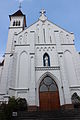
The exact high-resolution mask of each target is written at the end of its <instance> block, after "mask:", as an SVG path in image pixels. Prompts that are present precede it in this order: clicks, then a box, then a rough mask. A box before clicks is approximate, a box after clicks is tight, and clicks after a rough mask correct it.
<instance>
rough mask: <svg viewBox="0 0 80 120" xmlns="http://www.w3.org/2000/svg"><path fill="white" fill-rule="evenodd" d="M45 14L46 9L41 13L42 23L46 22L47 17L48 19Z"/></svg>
mask: <svg viewBox="0 0 80 120" xmlns="http://www.w3.org/2000/svg"><path fill="white" fill-rule="evenodd" d="M45 13H46V11H45V10H44V9H41V11H40V14H41V15H40V18H39V19H40V20H41V21H42V22H45V21H46V20H47V17H46V15H45Z"/></svg>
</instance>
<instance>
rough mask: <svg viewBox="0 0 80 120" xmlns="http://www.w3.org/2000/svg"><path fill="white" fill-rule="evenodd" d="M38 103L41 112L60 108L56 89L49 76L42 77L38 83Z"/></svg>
mask: <svg viewBox="0 0 80 120" xmlns="http://www.w3.org/2000/svg"><path fill="white" fill-rule="evenodd" d="M39 103H40V110H41V111H51V110H55V109H58V108H59V107H60V102H59V92H58V87H57V85H56V83H55V81H54V80H53V79H52V78H51V77H49V76H46V77H44V79H43V80H42V81H41V83H40V86H39Z"/></svg>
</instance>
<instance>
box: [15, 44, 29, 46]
mask: <svg viewBox="0 0 80 120" xmlns="http://www.w3.org/2000/svg"><path fill="white" fill-rule="evenodd" d="M14 46H30V44H22V45H20V44H16V45H14Z"/></svg>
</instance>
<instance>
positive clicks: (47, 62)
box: [43, 53, 50, 67]
mask: <svg viewBox="0 0 80 120" xmlns="http://www.w3.org/2000/svg"><path fill="white" fill-rule="evenodd" d="M43 65H44V66H46V67H48V66H50V57H49V55H48V54H47V53H45V54H44V55H43Z"/></svg>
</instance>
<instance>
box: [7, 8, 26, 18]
mask: <svg viewBox="0 0 80 120" xmlns="http://www.w3.org/2000/svg"><path fill="white" fill-rule="evenodd" d="M12 16H24V17H26V16H25V15H24V14H23V13H22V11H21V10H18V11H17V12H15V13H13V14H12V15H9V18H10V20H11V17H12Z"/></svg>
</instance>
